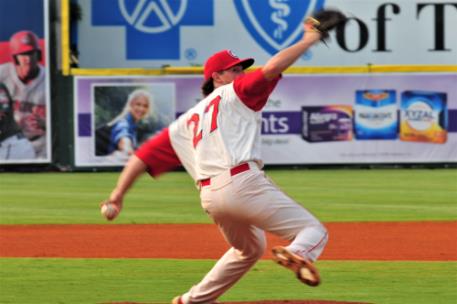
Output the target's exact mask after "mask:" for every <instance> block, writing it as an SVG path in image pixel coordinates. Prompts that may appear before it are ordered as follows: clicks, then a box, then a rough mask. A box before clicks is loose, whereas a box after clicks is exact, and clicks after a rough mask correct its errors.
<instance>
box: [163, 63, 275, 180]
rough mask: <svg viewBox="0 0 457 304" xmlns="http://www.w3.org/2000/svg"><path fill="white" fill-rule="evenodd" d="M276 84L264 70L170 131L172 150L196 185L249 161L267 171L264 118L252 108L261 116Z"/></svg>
mask: <svg viewBox="0 0 457 304" xmlns="http://www.w3.org/2000/svg"><path fill="white" fill-rule="evenodd" d="M278 79H279V78H278ZM276 83H277V80H274V81H271V82H268V81H266V80H265V79H264V78H263V75H262V72H261V71H260V70H258V71H256V72H254V73H250V74H246V75H243V76H241V77H238V78H237V79H236V80H235V81H234V82H232V83H230V84H228V85H224V86H222V87H219V88H217V89H216V90H214V91H213V92H212V93H211V94H210V95H209V96H207V97H206V98H205V99H203V100H202V101H200V102H199V103H198V104H197V105H195V106H194V107H193V108H191V109H190V110H188V111H187V112H186V113H184V114H183V115H181V116H180V117H179V118H178V119H177V120H176V121H175V122H173V123H172V124H171V125H170V127H169V132H170V133H169V134H170V141H171V145H172V146H173V149H174V151H175V152H176V154H177V155H178V157H179V159H180V160H181V162H182V164H183V165H184V167H185V168H186V170H187V171H188V172H189V174H190V175H191V176H192V177H193V178H194V180H202V179H206V178H209V177H212V176H216V175H219V174H220V173H221V172H224V171H226V170H227V169H230V168H232V167H234V166H236V165H237V164H240V163H244V162H247V161H255V162H257V163H258V164H260V166H262V161H261V156H260V128H261V120H262V117H261V112H260V111H256V106H253V104H256V105H257V107H258V108H259V109H258V110H260V109H261V107H263V105H265V103H266V101H267V99H268V95H269V94H270V92H271V91H272V90H273V88H274V87H275V86H276ZM260 88H261V89H260ZM259 91H260V92H261V94H260V95H258V94H257V93H258V92H259ZM239 95H241V96H242V98H243V99H241V98H240V96H239ZM253 101H254V102H253ZM259 103H260V104H261V105H259ZM248 105H249V106H248ZM253 108H254V109H253Z"/></svg>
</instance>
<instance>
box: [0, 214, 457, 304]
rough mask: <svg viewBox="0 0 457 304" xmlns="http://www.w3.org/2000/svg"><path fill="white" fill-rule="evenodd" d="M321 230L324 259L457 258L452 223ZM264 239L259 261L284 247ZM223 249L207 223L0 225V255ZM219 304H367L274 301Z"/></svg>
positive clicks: (186, 254) (170, 254)
mask: <svg viewBox="0 0 457 304" xmlns="http://www.w3.org/2000/svg"><path fill="white" fill-rule="evenodd" d="M326 226H327V228H328V230H329V234H330V241H329V244H328V246H327V247H326V249H325V251H324V254H323V256H322V257H321V259H323V260H381V261H382V260H399V261H400V260H402V261H404V260H411V261H414V260H417V261H456V260H457V248H456V244H457V221H452V222H391V223H386V222H382V223H381V222H380V223H327V224H326ZM267 237H268V244H269V247H268V250H267V251H266V254H265V255H264V257H263V258H270V254H269V252H270V249H271V247H272V246H273V245H277V244H286V242H284V241H282V240H280V239H278V238H277V237H275V236H272V235H267ZM197 248H198V250H197ZM227 248H228V246H227V244H226V243H225V241H224V240H223V238H222V236H221V235H220V233H219V231H218V230H217V228H216V226H215V225H211V224H207V225H197V224H192V225H184V224H181V225H172V224H164V225H117V224H108V225H0V257H37V258H38V257H64V258H177V259H195V258H199V259H217V258H219V257H220V256H221V255H222V254H223V253H224V251H225V250H227ZM105 304H108V303H105ZM109 304H148V303H138V302H122V303H112V302H111V303H109ZM154 304H157V303H154ZM224 304H368V303H359V302H357V303H356V302H339V301H323V300H298V301H293V300H283V301H277V300H276V301H257V302H232V303H228V302H226V303H224Z"/></svg>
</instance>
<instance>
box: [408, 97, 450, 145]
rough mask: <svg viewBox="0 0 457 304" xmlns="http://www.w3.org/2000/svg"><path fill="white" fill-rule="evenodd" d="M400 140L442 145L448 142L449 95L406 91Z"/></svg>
mask: <svg viewBox="0 0 457 304" xmlns="http://www.w3.org/2000/svg"><path fill="white" fill-rule="evenodd" d="M400 121H401V123H400V140H403V141H415V142H430V143H438V144H442V143H445V142H446V141H447V128H448V111H447V94H446V93H443V92H428V91H405V92H403V93H402V94H401V105H400Z"/></svg>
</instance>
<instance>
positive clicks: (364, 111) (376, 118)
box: [354, 90, 398, 139]
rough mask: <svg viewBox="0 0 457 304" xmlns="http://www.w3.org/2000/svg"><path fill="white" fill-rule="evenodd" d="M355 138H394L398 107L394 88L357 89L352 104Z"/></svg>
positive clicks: (396, 133)
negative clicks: (353, 104) (353, 103)
mask: <svg viewBox="0 0 457 304" xmlns="http://www.w3.org/2000/svg"><path fill="white" fill-rule="evenodd" d="M354 134H355V138H356V139H396V138H397V137H398V109H397V101H396V92H395V90H357V91H356V93H355V106H354Z"/></svg>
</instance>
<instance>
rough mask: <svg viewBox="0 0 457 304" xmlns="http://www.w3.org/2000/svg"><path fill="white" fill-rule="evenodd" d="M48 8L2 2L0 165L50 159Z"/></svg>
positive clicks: (34, 3) (39, 3)
mask: <svg viewBox="0 0 457 304" xmlns="http://www.w3.org/2000/svg"><path fill="white" fill-rule="evenodd" d="M47 10H48V2H47V1H44V0H43V1H41V0H37V1H28V0H2V1H0V164H13V163H46V162H50V160H51V149H50V134H51V124H50V101H49V98H50V89H49V64H48V63H47V58H48V42H49V34H48V25H47V20H48V16H47Z"/></svg>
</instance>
